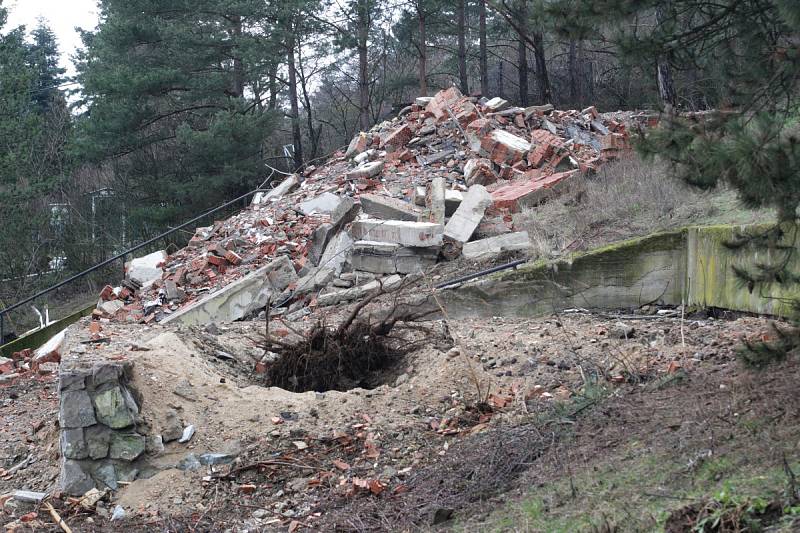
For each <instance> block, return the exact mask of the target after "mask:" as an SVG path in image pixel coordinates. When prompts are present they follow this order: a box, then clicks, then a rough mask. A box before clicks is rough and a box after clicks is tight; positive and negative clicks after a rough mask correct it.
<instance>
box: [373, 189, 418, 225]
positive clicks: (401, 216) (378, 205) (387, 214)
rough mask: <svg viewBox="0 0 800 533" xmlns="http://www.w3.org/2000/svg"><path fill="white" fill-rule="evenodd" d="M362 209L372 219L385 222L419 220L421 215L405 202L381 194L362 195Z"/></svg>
mask: <svg viewBox="0 0 800 533" xmlns="http://www.w3.org/2000/svg"><path fill="white" fill-rule="evenodd" d="M359 199H360V200H361V209H362V210H363V211H364V212H365V213H366V214H368V215H369V216H371V217H375V218H380V219H383V220H409V221H415V222H416V221H417V220H419V215H420V214H419V213H418V212H417V211H415V210H414V208H413V206H412V205H411V204H409V203H408V202H404V201H403V200H398V199H397V198H392V197H391V196H383V195H380V194H362V195H361V196H360V197H359Z"/></svg>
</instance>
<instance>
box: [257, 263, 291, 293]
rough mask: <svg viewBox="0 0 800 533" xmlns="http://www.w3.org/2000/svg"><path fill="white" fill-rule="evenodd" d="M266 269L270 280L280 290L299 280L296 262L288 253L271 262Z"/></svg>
mask: <svg viewBox="0 0 800 533" xmlns="http://www.w3.org/2000/svg"><path fill="white" fill-rule="evenodd" d="M264 271H265V273H266V275H267V279H269V282H270V283H271V284H272V286H273V287H274V288H275V290H277V291H279V292H280V291H282V290H284V289H286V287H288V286H289V285H291V284H292V283H294V282H295V281H297V273H296V272H295V270H294V264H292V260H291V259H290V258H289V256H288V255H282V256H280V257H278V258H277V259H275V260H274V261H272V262H270V263H269V264H268V265H267V266H266V268H265V269H264Z"/></svg>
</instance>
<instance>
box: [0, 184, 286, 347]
mask: <svg viewBox="0 0 800 533" xmlns="http://www.w3.org/2000/svg"><path fill="white" fill-rule="evenodd" d="M269 190H270V189H261V188H259V189H255V190H252V191H250V192H248V193H245V194H243V195H242V196H239V197H238V198H235V199H233V200H231V201H229V202H226V203H224V204H222V205H220V206H217V207H215V208H214V209H211V210H210V211H206V212H205V213H203V214H202V215H199V216H196V217H194V218H193V219H191V220H188V221H186V222H184V223H183V224H181V225H180V226H176V227H174V228H171V229H170V230H168V231H165V232H164V233H162V234H160V235H158V236H156V237H153V238H152V239H148V240H146V241H145V242H143V243H140V244H137V245H136V246H134V247H133V248H129V249H127V250H125V251H124V252H122V253H119V254H117V255H115V256H113V257H110V258H109V259H106V260H105V261H103V262H101V263H98V264H96V265H94V266H93V267H91V268H88V269H86V270H84V271H83V272H80V273H78V274H75V275H73V276H70V277H68V278H67V279H65V280H63V281H60V282H58V283H56V284H55V285H53V286H52V287H49V288H47V289H44V290H42V291H39V292H37V293H36V294H34V295H33V296H30V297H28V298H25V299H24V300H22V301H20V302H17V303H15V304H13V305H11V306H9V307H6V308H3V309H0V346H2V345H3V344H4V342H3V340H4V331H3V329H4V328H3V326H4V324H3V323H4V317H5V315H7V314H8V313H10V312H11V311H13V310H15V309H18V308H20V307H22V306H23V305H25V304H27V303H30V302H32V301H33V300H35V299H37V298H41V297H42V296H44V295H45V294H49V293H51V292H53V291H54V290H57V289H60V288H61V287H63V286H64V285H68V284H70V283H72V282H73V281H76V280H78V279H80V278H82V277H83V276H85V275H87V274H90V273H92V272H94V271H95V270H98V269H100V268H103V267H104V266H107V265H110V264H111V263H113V262H115V261H118V260H119V259H122V258H124V257H126V256H127V255H129V254H132V253H133V252H135V251H137V250H141V249H142V248H144V247H145V246H148V245H150V244H153V243H154V242H156V241H158V240H160V239H164V238H166V237H169V236H170V235H172V234H173V233H175V232H176V231H179V230H182V229H183V228H185V227H186V226H190V225H192V224H194V223H196V222H197V221H198V220H201V219H203V218H205V217H207V216H209V215H213V214H214V213H216V212H217V211H220V210H222V209H225V208H226V207H229V206H231V205H233V204H235V203H237V202H239V201H241V200H244V199H245V198H247V197H248V196H250V195H253V194H256V193H259V192H267V191H269Z"/></svg>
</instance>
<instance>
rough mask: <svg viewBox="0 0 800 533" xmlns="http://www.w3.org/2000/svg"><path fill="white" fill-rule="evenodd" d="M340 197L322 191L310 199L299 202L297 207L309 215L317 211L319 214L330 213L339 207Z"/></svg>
mask: <svg viewBox="0 0 800 533" xmlns="http://www.w3.org/2000/svg"><path fill="white" fill-rule="evenodd" d="M341 202H342V198H341V197H340V196H337V195H335V194H333V193H331V192H324V193H322V194H320V195H319V196H316V197H314V198H312V199H310V200H306V201H305V202H303V203H301V204H300V206H299V207H298V209H299V210H300V212H301V213H303V214H304V215H311V214H313V213H319V214H321V215H330V214H331V213H333V212H334V211H336V209H337V208H338V207H339V204H341Z"/></svg>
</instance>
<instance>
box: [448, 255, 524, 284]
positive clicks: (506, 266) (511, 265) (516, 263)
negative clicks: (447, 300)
mask: <svg viewBox="0 0 800 533" xmlns="http://www.w3.org/2000/svg"><path fill="white" fill-rule="evenodd" d="M527 262H528V260H527V259H517V260H516V261H511V262H510V263H505V264H503V265H497V266H494V267H492V268H487V269H486V270H481V271H480V272H475V273H474V274H467V275H466V276H461V277H460V278H456V279H451V280H450V281H445V282H444V283H439V284H438V285H435V286H434V288H435V289H444V288H446V287H449V286H450V285H458V284H459V283H464V282H465V281H469V280H472V279H475V278H480V277H483V276H486V275H489V274H493V273H494V272H500V271H501V270H508V269H509V268H514V267H516V266H519V265H521V264H523V263H527Z"/></svg>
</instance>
